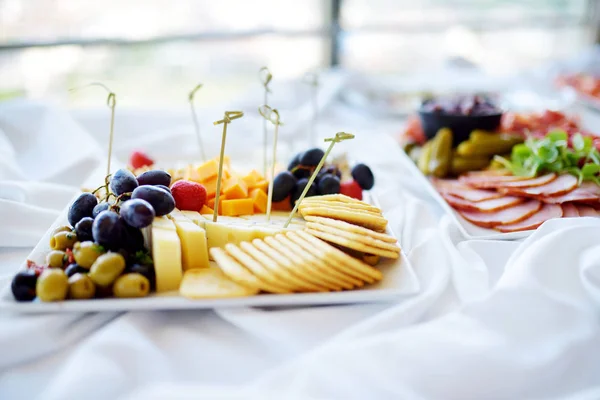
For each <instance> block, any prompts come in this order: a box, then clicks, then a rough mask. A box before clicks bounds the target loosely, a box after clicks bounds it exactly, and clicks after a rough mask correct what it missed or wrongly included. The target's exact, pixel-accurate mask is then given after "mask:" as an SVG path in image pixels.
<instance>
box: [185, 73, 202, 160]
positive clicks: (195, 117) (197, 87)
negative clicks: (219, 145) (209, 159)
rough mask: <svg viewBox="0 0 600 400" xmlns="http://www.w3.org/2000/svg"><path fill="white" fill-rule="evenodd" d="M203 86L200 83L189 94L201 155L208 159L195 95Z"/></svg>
mask: <svg viewBox="0 0 600 400" xmlns="http://www.w3.org/2000/svg"><path fill="white" fill-rule="evenodd" d="M200 88H202V84H201V83H199V84H197V85H196V87H195V88H194V89H192V91H191V92H190V93H189V94H188V100H189V102H190V109H191V110H192V120H193V121H194V130H195V131H196V138H197V139H198V147H199V148H200V155H201V156H202V161H206V153H205V152H204V145H203V144H202V136H201V135H200V124H199V123H198V116H197V115H196V108H194V96H195V95H196V92H197V91H198V90H200Z"/></svg>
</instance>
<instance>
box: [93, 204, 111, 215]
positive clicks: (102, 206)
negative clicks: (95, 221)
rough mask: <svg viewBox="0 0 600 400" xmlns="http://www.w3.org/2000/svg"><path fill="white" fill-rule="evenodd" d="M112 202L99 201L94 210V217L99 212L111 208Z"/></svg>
mask: <svg viewBox="0 0 600 400" xmlns="http://www.w3.org/2000/svg"><path fill="white" fill-rule="evenodd" d="M110 206H111V204H110V203H109V202H106V201H105V202H103V203H98V205H97V206H96V207H94V211H93V212H92V218H96V217H97V216H98V214H100V213H101V212H102V211H106V210H108V209H109V208H110Z"/></svg>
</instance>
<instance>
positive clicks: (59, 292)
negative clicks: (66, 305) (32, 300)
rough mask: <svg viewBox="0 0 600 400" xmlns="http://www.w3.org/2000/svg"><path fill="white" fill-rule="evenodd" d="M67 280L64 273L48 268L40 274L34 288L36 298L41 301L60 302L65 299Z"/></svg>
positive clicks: (67, 288)
mask: <svg viewBox="0 0 600 400" xmlns="http://www.w3.org/2000/svg"><path fill="white" fill-rule="evenodd" d="M68 290H69V280H68V279H67V275H65V271H63V270H62V269H58V268H50V269H47V270H45V271H44V272H42V274H41V275H40V277H39V278H38V281H37V284H36V286H35V291H36V294H37V297H38V298H39V299H40V300H41V301H61V300H64V299H65V298H66V297H67V291H68Z"/></svg>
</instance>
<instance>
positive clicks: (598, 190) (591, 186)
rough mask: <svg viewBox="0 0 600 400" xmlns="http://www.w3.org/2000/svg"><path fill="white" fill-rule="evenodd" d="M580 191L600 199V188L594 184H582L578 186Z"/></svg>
mask: <svg viewBox="0 0 600 400" xmlns="http://www.w3.org/2000/svg"><path fill="white" fill-rule="evenodd" d="M579 187H580V188H581V189H582V190H585V191H586V192H589V193H592V194H595V195H596V196H598V197H599V198H600V186H598V185H597V184H595V183H594V182H583V183H582V184H581V186H579Z"/></svg>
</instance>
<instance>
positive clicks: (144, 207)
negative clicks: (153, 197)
mask: <svg viewBox="0 0 600 400" xmlns="http://www.w3.org/2000/svg"><path fill="white" fill-rule="evenodd" d="M120 214H121V218H123V219H124V220H125V222H126V223H127V225H129V226H132V227H134V228H140V229H141V228H145V227H147V226H148V225H150V224H151V223H152V221H153V220H154V216H155V213H154V208H152V206H151V205H150V203H148V202H147V201H146V200H142V199H132V200H131V201H128V202H126V203H125V204H123V205H122V206H121V211H120Z"/></svg>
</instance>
